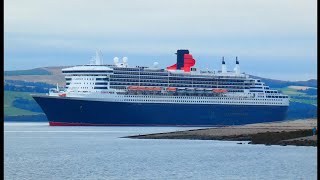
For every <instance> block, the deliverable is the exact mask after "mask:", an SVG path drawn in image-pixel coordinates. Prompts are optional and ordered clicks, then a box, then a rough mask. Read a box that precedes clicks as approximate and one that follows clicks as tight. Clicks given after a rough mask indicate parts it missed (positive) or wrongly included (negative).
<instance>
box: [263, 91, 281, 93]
mask: <svg viewBox="0 0 320 180" xmlns="http://www.w3.org/2000/svg"><path fill="white" fill-rule="evenodd" d="M266 93H278V91H266Z"/></svg>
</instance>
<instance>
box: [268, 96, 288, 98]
mask: <svg viewBox="0 0 320 180" xmlns="http://www.w3.org/2000/svg"><path fill="white" fill-rule="evenodd" d="M267 98H288V97H287V96H267Z"/></svg>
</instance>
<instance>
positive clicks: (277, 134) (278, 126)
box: [123, 119, 318, 146]
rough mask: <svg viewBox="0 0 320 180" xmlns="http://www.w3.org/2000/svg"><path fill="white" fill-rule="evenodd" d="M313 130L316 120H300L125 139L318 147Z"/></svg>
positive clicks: (146, 135) (145, 135)
mask: <svg viewBox="0 0 320 180" xmlns="http://www.w3.org/2000/svg"><path fill="white" fill-rule="evenodd" d="M314 127H317V119H298V120H293V121H282V122H272V123H257V124H247V125H237V126H225V127H214V128H204V129H193V130H186V131H174V132H167V133H154V134H143V135H134V136H126V137H123V138H132V139H189V140H221V141H250V142H249V144H265V145H282V146H286V145H295V146H318V144H317V135H314V136H313V128H314Z"/></svg>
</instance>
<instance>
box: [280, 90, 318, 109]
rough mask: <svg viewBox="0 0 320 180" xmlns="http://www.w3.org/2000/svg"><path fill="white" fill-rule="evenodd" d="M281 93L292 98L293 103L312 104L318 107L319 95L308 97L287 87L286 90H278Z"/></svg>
mask: <svg viewBox="0 0 320 180" xmlns="http://www.w3.org/2000/svg"><path fill="white" fill-rule="evenodd" d="M278 90H279V91H280V92H282V93H283V94H286V95H288V96H289V97H290V101H291V102H300V103H305V104H312V105H315V106H316V105H317V101H318V98H317V95H308V94H307V93H305V92H301V91H299V90H297V89H293V88H289V87H285V88H278Z"/></svg>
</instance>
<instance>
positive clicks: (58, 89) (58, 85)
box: [57, 83, 59, 92]
mask: <svg viewBox="0 0 320 180" xmlns="http://www.w3.org/2000/svg"><path fill="white" fill-rule="evenodd" d="M57 91H58V92H59V84H58V83H57Z"/></svg>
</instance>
